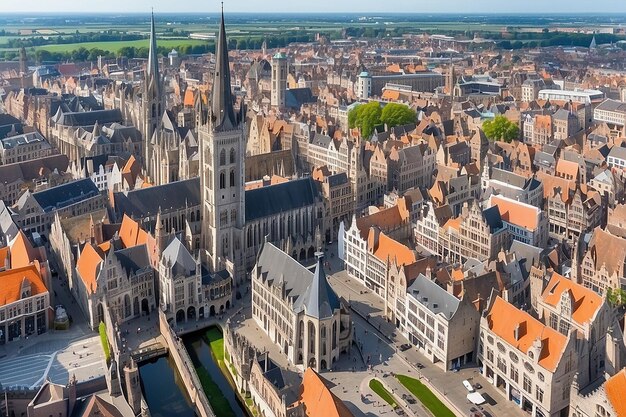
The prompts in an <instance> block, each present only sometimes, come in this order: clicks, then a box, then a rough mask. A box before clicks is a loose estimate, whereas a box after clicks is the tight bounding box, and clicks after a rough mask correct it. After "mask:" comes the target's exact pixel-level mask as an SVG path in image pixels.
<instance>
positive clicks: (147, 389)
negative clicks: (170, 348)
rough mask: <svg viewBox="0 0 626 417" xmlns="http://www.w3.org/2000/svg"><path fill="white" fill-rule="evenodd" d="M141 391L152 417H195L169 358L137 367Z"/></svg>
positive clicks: (162, 358)
mask: <svg viewBox="0 0 626 417" xmlns="http://www.w3.org/2000/svg"><path fill="white" fill-rule="evenodd" d="M139 375H140V377H141V389H142V392H143V397H144V398H145V400H146V402H147V403H148V408H149V409H150V415H151V416H152V417H195V416H196V412H195V407H194V405H193V404H192V403H191V401H190V400H189V398H188V397H187V391H186V390H185V387H184V385H183V384H182V383H181V381H180V375H179V374H178V371H176V364H174V361H173V360H171V359H170V358H169V356H162V357H160V358H158V359H156V360H153V361H150V362H145V363H143V364H141V365H140V366H139Z"/></svg>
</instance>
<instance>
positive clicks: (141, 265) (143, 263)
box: [115, 245, 150, 276]
mask: <svg viewBox="0 0 626 417" xmlns="http://www.w3.org/2000/svg"><path fill="white" fill-rule="evenodd" d="M115 257H116V258H117V260H118V261H120V264H122V268H124V270H125V271H126V275H128V276H130V275H131V273H133V274H137V271H140V270H142V269H145V268H148V267H150V258H149V257H148V248H147V247H146V245H138V246H133V247H130V248H126V249H120V250H116V251H115Z"/></svg>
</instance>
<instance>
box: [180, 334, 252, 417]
mask: <svg viewBox="0 0 626 417" xmlns="http://www.w3.org/2000/svg"><path fill="white" fill-rule="evenodd" d="M184 341H185V346H186V348H187V352H188V353H189V356H190V357H191V360H192V361H193V363H194V365H195V366H198V365H202V366H203V367H204V369H206V370H207V372H208V373H209V376H210V377H211V379H212V380H213V382H214V383H215V384H216V385H217V387H219V390H220V391H221V393H222V394H223V395H224V397H225V398H226V400H227V401H228V404H229V405H230V408H231V409H232V411H233V413H228V412H224V413H223V414H222V413H220V410H218V409H216V407H215V406H214V405H213V404H211V406H212V407H213V410H214V411H215V415H216V416H217V417H221V416H222V415H224V416H226V415H228V416H232V415H233V414H234V415H235V416H236V417H247V416H248V414H247V413H246V411H244V410H245V406H244V405H242V404H241V402H240V401H239V398H238V397H237V394H236V393H235V391H234V389H233V387H232V386H231V384H230V382H229V381H228V380H227V379H226V377H225V376H224V374H222V371H221V370H220V368H219V366H218V365H217V362H216V361H215V359H214V358H213V355H212V353H211V346H210V345H209V342H208V341H207V339H206V338H205V337H204V332H197V333H192V334H190V335H186V336H185V337H184Z"/></svg>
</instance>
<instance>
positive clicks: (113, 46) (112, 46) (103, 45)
mask: <svg viewBox="0 0 626 417" xmlns="http://www.w3.org/2000/svg"><path fill="white" fill-rule="evenodd" d="M206 44H207V41H205V40H201V39H159V40H158V45H159V46H164V47H166V48H168V49H170V48H173V49H179V48H181V47H184V46H186V45H191V46H195V45H206ZM126 46H134V47H135V48H141V47H145V48H148V47H149V46H150V40H148V39H140V40H137V41H113V42H84V43H66V44H63V45H44V46H37V47H35V50H38V49H42V50H45V51H49V52H70V51H73V50H76V49H79V48H85V49H87V50H90V49H102V50H104V51H110V52H113V53H116V52H117V51H119V50H120V49H121V48H123V47H126Z"/></svg>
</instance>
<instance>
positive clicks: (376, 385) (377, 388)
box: [369, 379, 398, 408]
mask: <svg viewBox="0 0 626 417" xmlns="http://www.w3.org/2000/svg"><path fill="white" fill-rule="evenodd" d="M369 385H370V388H371V389H372V391H374V392H375V393H376V394H378V396H379V397H380V398H382V399H383V400H385V402H386V403H387V404H389V405H390V406H391V408H396V407H397V406H398V404H397V403H396V400H395V399H394V398H393V395H391V393H390V392H389V391H387V389H386V388H385V387H384V386H383V384H382V382H380V381H379V380H377V379H372V380H371V381H370V384H369Z"/></svg>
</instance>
